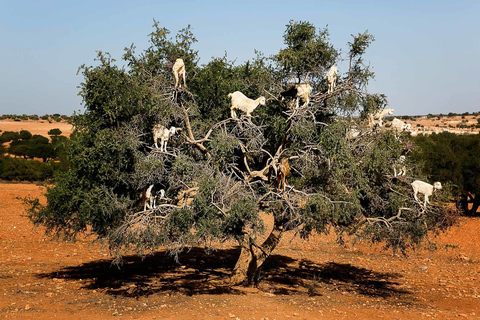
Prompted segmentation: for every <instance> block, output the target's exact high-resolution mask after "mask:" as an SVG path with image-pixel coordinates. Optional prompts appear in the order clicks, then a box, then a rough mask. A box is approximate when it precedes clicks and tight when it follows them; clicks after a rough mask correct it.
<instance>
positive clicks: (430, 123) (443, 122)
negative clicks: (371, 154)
mask: <svg viewBox="0 0 480 320" xmlns="http://www.w3.org/2000/svg"><path fill="white" fill-rule="evenodd" d="M479 117H480V116H473V115H466V116H464V118H462V116H454V117H441V118H440V119H439V118H438V117H432V118H427V117H426V116H421V117H416V118H415V120H402V121H405V122H406V123H410V124H411V125H412V130H411V131H412V132H418V133H422V132H424V131H425V133H426V134H430V133H432V132H435V133H439V132H442V131H449V132H451V133H456V134H467V133H468V134H478V133H479V132H480V128H457V124H465V125H467V126H471V125H476V124H477V123H478V122H477V118H479ZM392 119H393V118H392ZM386 123H388V121H387V122H386Z"/></svg>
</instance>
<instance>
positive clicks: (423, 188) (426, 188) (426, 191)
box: [412, 180, 442, 207]
mask: <svg viewBox="0 0 480 320" xmlns="http://www.w3.org/2000/svg"><path fill="white" fill-rule="evenodd" d="M412 188H413V197H414V198H415V200H417V201H419V200H418V198H417V194H418V193H422V194H423V195H424V196H425V201H424V203H423V206H424V207H426V206H427V203H430V201H428V197H429V196H431V195H432V194H433V191H435V190H441V189H442V184H441V183H440V182H434V183H433V186H432V185H431V184H430V183H426V182H423V181H420V180H415V181H413V182H412Z"/></svg>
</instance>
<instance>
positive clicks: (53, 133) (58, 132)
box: [48, 128, 62, 136]
mask: <svg viewBox="0 0 480 320" xmlns="http://www.w3.org/2000/svg"><path fill="white" fill-rule="evenodd" d="M61 134H62V130H60V129H58V128H55V129H51V130H50V131H48V135H49V136H59V135H61Z"/></svg>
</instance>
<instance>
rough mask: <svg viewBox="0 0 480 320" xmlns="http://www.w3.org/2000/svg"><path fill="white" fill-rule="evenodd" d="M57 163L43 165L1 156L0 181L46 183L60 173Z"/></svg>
mask: <svg viewBox="0 0 480 320" xmlns="http://www.w3.org/2000/svg"><path fill="white" fill-rule="evenodd" d="M59 169H60V164H59V163H56V162H49V163H43V162H38V161H26V160H24V159H18V158H11V157H9V156H0V179H3V180H17V181H44V180H48V179H52V178H53V177H54V173H55V172H56V171H59Z"/></svg>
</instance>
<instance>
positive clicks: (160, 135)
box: [153, 123, 178, 152]
mask: <svg viewBox="0 0 480 320" xmlns="http://www.w3.org/2000/svg"><path fill="white" fill-rule="evenodd" d="M177 130H178V129H177V128H175V127H171V128H170V129H167V128H165V127H164V126H162V125H161V124H159V123H157V124H156V125H154V126H153V141H154V142H155V147H156V148H157V149H158V145H157V141H158V139H160V151H162V152H166V151H167V142H168V139H170V137H171V136H173V135H174V134H175V132H177Z"/></svg>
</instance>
